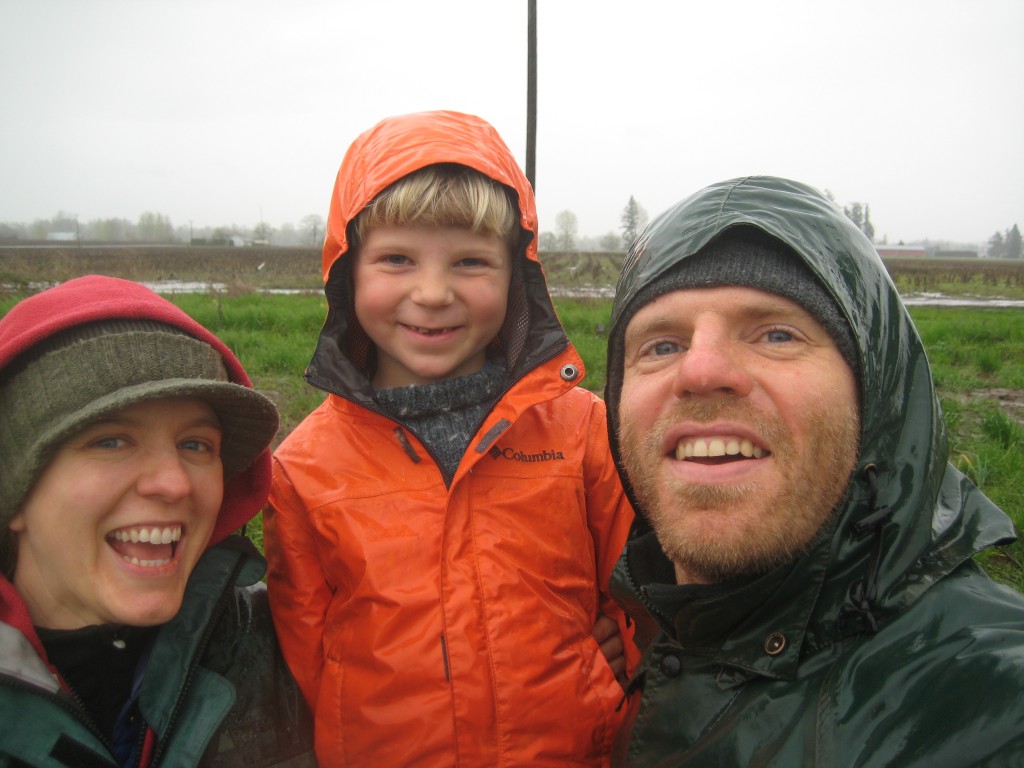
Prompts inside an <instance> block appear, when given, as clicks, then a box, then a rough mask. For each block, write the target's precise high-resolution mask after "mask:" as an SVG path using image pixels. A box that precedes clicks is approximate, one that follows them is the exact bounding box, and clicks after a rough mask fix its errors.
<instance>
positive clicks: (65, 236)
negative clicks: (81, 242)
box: [46, 232, 78, 243]
mask: <svg viewBox="0 0 1024 768" xmlns="http://www.w3.org/2000/svg"><path fill="white" fill-rule="evenodd" d="M46 239H47V240H55V241H57V242H59V243H73V242H75V240H77V239H78V235H77V234H76V233H75V232H47V233H46Z"/></svg>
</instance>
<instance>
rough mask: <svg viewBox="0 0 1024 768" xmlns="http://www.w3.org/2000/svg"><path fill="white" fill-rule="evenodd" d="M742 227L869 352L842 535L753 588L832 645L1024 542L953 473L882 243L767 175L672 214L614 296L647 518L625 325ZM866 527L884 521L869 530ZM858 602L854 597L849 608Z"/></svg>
mask: <svg viewBox="0 0 1024 768" xmlns="http://www.w3.org/2000/svg"><path fill="white" fill-rule="evenodd" d="M741 225H746V226H754V227H757V228H758V229H761V230H763V231H764V232H766V233H768V234H770V235H772V236H774V237H775V238H777V239H779V240H781V241H782V242H783V243H785V244H786V245H788V246H789V247H791V248H792V249H793V250H794V251H795V252H796V253H797V254H798V255H799V256H800V257H801V258H802V259H803V261H804V262H805V263H806V264H807V266H808V267H809V268H810V270H811V271H812V272H813V273H814V274H815V275H816V276H817V277H818V278H819V279H820V281H821V282H822V283H823V284H824V286H825V287H826V289H827V290H828V292H829V293H830V294H831V296H832V297H833V299H834V300H835V302H836V304H837V305H838V307H839V308H840V310H841V311H842V312H843V313H844V314H845V317H846V320H847V321H848V323H849V326H850V328H851V329H852V332H853V335H854V339H855V341H856V345H857V348H858V355H859V362H860V380H859V387H860V398H861V423H862V427H861V429H862V433H861V449H860V455H859V458H858V463H857V468H856V471H855V473H854V475H853V479H852V480H851V483H850V486H849V488H848V490H847V493H846V495H845V497H844V499H843V501H842V502H841V503H840V505H839V507H838V509H837V511H836V515H835V517H834V518H833V525H832V526H831V536H830V537H829V536H826V537H823V538H822V540H821V541H820V543H819V544H818V545H817V546H816V548H815V549H814V550H812V551H811V552H809V553H808V554H806V555H805V556H803V557H802V558H801V559H800V560H799V561H798V562H796V563H795V564H794V565H793V566H791V567H790V566H787V567H786V568H785V569H783V570H784V571H785V572H784V573H778V574H774V575H771V574H770V575H769V576H768V577H766V578H762V579H760V580H758V581H757V582H755V583H754V584H752V585H750V588H751V589H756V588H757V586H756V585H758V584H760V585H766V584H771V585H775V586H772V587H770V588H771V589H773V590H776V592H775V594H774V595H773V598H778V597H780V595H779V594H778V591H777V590H779V589H781V590H783V591H788V590H789V589H790V588H792V590H793V592H792V595H793V596H794V597H795V596H799V600H798V602H800V603H801V605H800V606H799V607H794V610H796V611H799V612H800V613H801V615H802V616H803V619H802V620H801V621H803V622H805V621H807V620H808V619H809V618H810V616H811V615H812V613H813V615H815V616H816V617H817V620H816V621H815V622H813V623H814V625H815V627H816V629H815V630H814V631H815V632H823V633H824V634H825V636H834V634H835V632H836V631H838V632H839V633H841V634H849V633H851V632H857V631H862V630H863V629H865V628H868V627H872V628H873V627H874V626H876V625H877V623H880V622H882V621H885V620H886V619H887V618H890V617H891V616H892V615H894V614H897V613H899V612H901V611H902V610H904V609H905V608H906V606H907V605H909V604H910V603H912V602H913V601H914V600H916V599H917V598H918V597H919V596H920V595H921V594H922V593H923V592H924V591H925V590H926V589H928V587H929V586H931V584H933V583H934V582H935V581H937V580H938V579H941V578H942V577H943V576H944V575H945V574H947V573H948V572H950V571H951V570H952V569H953V568H955V567H956V566H957V565H958V564H959V563H962V562H963V561H964V560H965V559H967V558H970V557H971V556H972V554H973V553H975V552H977V551H979V550H981V549H983V548H985V547H987V546H991V545H993V544H998V543H1004V542H1007V541H1009V540H1012V538H1013V536H1014V532H1013V525H1012V523H1011V521H1010V520H1009V518H1007V517H1006V515H1005V514H1003V513H1002V512H1001V511H1000V510H999V509H998V508H997V507H996V506H995V505H994V504H992V502H990V501H989V500H988V499H987V498H986V497H985V496H984V495H983V494H982V493H981V492H980V491H979V490H978V489H977V488H976V487H975V486H973V485H972V484H971V483H970V482H969V481H968V480H967V479H966V478H965V477H964V476H963V475H962V474H961V473H960V472H958V471H957V470H956V469H954V468H953V467H952V466H950V465H949V464H948V463H947V458H948V445H947V440H946V434H945V429H944V425H943V419H942V411H941V407H940V404H939V401H938V398H937V397H936V395H935V391H934V387H933V383H932V378H931V372H930V369H929V366H928V360H927V358H926V356H925V351H924V348H923V346H922V344H921V340H920V337H919V336H918V334H917V331H916V330H915V328H914V326H913V324H912V322H911V320H910V317H909V315H908V314H907V311H906V308H905V307H904V305H903V302H902V301H901V299H900V297H899V294H898V293H897V291H896V288H895V286H894V285H893V283H892V281H891V280H890V278H889V276H888V274H887V272H886V270H885V266H884V265H883V263H882V261H881V259H880V258H879V256H878V254H877V253H876V251H875V249H874V247H873V246H872V244H871V242H870V241H869V240H868V239H867V238H866V237H865V236H864V235H863V234H862V233H861V232H860V231H859V230H858V229H857V228H856V227H855V226H854V225H853V223H852V222H850V221H849V219H848V218H847V217H846V216H845V215H844V214H843V212H842V211H841V210H839V209H838V208H837V207H836V206H835V205H833V204H832V203H831V202H829V201H828V200H827V199H826V198H825V197H824V196H823V195H821V194H820V193H819V192H817V191H816V190H814V189H813V188H811V187H808V186H806V185H803V184H800V183H797V182H793V181H788V180H786V179H780V178H773V177H767V176H755V177H748V178H742V179H733V180H730V181H726V182H722V183H720V184H716V185H714V186H711V187H708V188H707V189H704V190H702V191H701V192H699V193H697V194H696V195H693V196H692V197H690V198H688V199H686V200H684V201H682V202H681V203H679V204H678V205H676V206H674V207H673V208H671V209H669V210H667V211H666V212H664V213H662V214H661V215H660V216H658V217H657V218H656V219H655V220H654V221H653V222H652V223H651V224H650V225H649V226H648V227H647V229H646V230H645V231H644V233H643V234H642V235H641V236H640V237H639V238H638V239H637V241H636V242H635V243H634V245H633V247H632V248H631V249H630V252H629V255H628V256H627V258H626V262H625V264H624V266H623V270H622V274H621V276H620V278H619V282H618V286H617V287H616V293H615V305H614V309H613V312H612V321H611V330H610V333H609V346H608V386H607V391H606V400H607V404H608V420H609V434H610V438H611V445H612V450H613V453H614V455H615V459H616V462H617V463H618V465H619V470H620V474H621V475H622V477H623V482H624V484H625V485H626V488H627V493H628V494H629V496H630V498H631V500H632V501H633V502H634V506H636V503H637V500H636V496H635V494H634V493H633V491H632V488H630V487H629V483H628V480H627V479H626V476H625V473H624V471H623V470H622V465H621V461H620V456H619V443H618V439H617V434H616V433H617V431H618V430H617V421H618V406H619V395H620V391H621V387H622V371H623V347H622V340H623V335H624V332H625V327H624V326H625V322H624V318H625V320H626V321H628V318H629V317H630V316H631V315H632V314H633V312H634V311H635V308H634V307H632V306H631V302H633V300H634V299H635V298H636V296H637V294H638V293H639V292H640V291H641V290H642V289H643V288H644V287H645V286H647V285H649V284H650V283H651V282H652V281H654V280H657V279H658V278H659V277H660V276H661V275H663V274H664V273H665V272H666V270H668V269H670V268H672V267H673V266H674V265H676V264H678V263H679V262H680V261H681V260H682V259H686V258H689V257H691V256H693V255H694V254H696V253H697V252H698V251H700V250H701V248H702V247H704V246H705V245H707V244H708V243H709V242H710V241H711V240H712V239H713V238H715V237H716V236H717V235H719V234H720V233H722V232H723V231H725V230H727V229H729V228H730V227H736V226H741ZM869 467H874V468H875V472H874V473H873V474H874V475H875V477H876V478H877V493H874V494H873V493H872V489H871V488H870V487H869V480H870V478H869V475H870V474H872V473H869V472H866V471H865V470H866V469H867V468H869ZM872 497H873V498H872ZM636 508H637V512H638V517H637V522H636V523H635V526H634V533H635V534H637V535H639V534H641V533H643V532H645V531H647V530H649V527H648V525H647V522H646V520H645V519H644V510H643V509H641V508H640V507H639V506H637V507H636ZM887 510H891V514H890V513H888V512H887ZM865 520H867V521H868V522H870V521H874V520H879V521H880V522H878V524H877V525H871V526H869V527H868V530H863V523H862V521H865ZM859 522H861V523H862V525H861V526H858V525H857V524H858V523H859ZM779 585H781V586H779ZM786 585H790V586H789V587H787V586H786ZM815 587H817V588H815ZM761 588H762V589H765V588H766V587H764V586H762V587H761ZM851 592H852V593H853V594H854V595H856V596H857V597H856V598H851V597H850V595H851ZM747 597H748V598H749V597H750V595H749V594H748V595H747ZM761 597H762V598H764V599H768V596H767V595H761ZM742 602H743V601H742V600H738V601H736V604H739V603H742ZM840 617H842V620H841V619H840ZM851 617H852V621H851V620H850V619H851ZM839 624H843V625H844V626H842V627H840V626H838V625H839ZM805 630H806V626H805ZM818 639H819V640H824V639H825V638H824V637H819V638H818Z"/></svg>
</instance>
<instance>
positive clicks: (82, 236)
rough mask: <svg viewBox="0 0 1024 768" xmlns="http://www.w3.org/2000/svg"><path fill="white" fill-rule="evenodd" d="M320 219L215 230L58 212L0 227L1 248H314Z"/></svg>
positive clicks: (147, 215)
mask: <svg viewBox="0 0 1024 768" xmlns="http://www.w3.org/2000/svg"><path fill="white" fill-rule="evenodd" d="M324 228H325V223H324V218H323V216H318V215H316V214H310V215H308V216H304V217H303V218H302V219H301V220H300V221H298V222H297V223H295V224H287V223H286V224H283V225H281V226H280V227H272V226H271V225H270V224H268V223H267V222H262V221H261V222H260V223H258V224H256V225H255V226H252V227H249V226H242V225H238V224H230V225H224V226H218V227H194V226H193V225H192V223H191V222H188V223H184V224H181V223H179V224H177V225H175V224H173V223H172V222H171V219H170V218H169V217H168V216H166V215H164V214H162V213H156V212H154V211H145V212H143V213H142V214H140V215H139V218H138V219H137V220H135V221H132V220H130V219H124V218H110V219H92V220H90V221H80V220H79V218H78V216H76V215H75V214H73V213H68V212H66V211H58V212H57V214H56V215H55V216H53V217H52V218H49V219H36V220H35V221H32V222H29V223H9V222H0V243H18V242H43V241H46V242H71V243H85V242H89V243H153V244H164V243H167V244H172V243H192V244H194V245H252V244H261V245H280V246H308V245H312V246H317V245H320V244H321V243H322V242H323V237H324Z"/></svg>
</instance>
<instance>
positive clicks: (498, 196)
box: [353, 166, 518, 244]
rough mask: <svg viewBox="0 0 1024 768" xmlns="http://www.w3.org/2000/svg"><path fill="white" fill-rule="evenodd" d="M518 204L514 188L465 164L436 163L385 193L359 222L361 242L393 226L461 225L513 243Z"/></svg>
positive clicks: (356, 226)
mask: <svg viewBox="0 0 1024 768" xmlns="http://www.w3.org/2000/svg"><path fill="white" fill-rule="evenodd" d="M517 219H518V216H517V214H516V208H515V205H514V203H513V201H512V199H511V196H510V194H509V192H508V191H507V190H506V189H505V188H504V187H503V186H502V185H501V184H499V183H497V182H495V181H493V180H492V179H489V178H488V177H486V176H484V175H483V174H482V173H479V172H478V171H474V170H473V169H471V168H466V167H463V166H430V167H428V168H423V169H422V170H419V171H416V172H415V173H412V174H410V175H408V176H406V177H404V178H402V179H399V180H398V181H396V182H395V183H394V184H392V185H391V186H390V187H388V188H387V189H385V190H384V191H383V192H381V193H380V194H379V195H378V196H377V197H376V198H375V199H374V200H373V202H371V203H370V204H369V205H368V206H367V207H366V208H364V209H363V211H362V212H361V213H360V214H359V216H357V217H356V220H355V221H354V222H353V223H354V225H355V230H356V235H357V237H358V239H359V240H360V241H362V239H363V238H364V237H365V234H366V232H367V231H369V230H370V229H374V228H377V227H389V226H421V227H458V228H460V229H468V230H470V231H471V232H475V233H477V234H484V235H493V236H495V237H499V238H501V239H503V240H505V241H506V242H508V243H510V244H513V243H514V241H515V239H516V231H517V230H516V222H517Z"/></svg>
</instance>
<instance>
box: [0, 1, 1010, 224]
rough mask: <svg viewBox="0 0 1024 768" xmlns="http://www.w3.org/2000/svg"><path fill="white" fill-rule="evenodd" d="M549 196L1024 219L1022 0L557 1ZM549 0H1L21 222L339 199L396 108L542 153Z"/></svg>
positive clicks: (546, 155)
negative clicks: (532, 61) (533, 110)
mask: <svg viewBox="0 0 1024 768" xmlns="http://www.w3.org/2000/svg"><path fill="white" fill-rule="evenodd" d="M537 4H538V6H539V9H538V39H539V46H538V47H539V51H538V81H539V88H538V90H539V98H538V143H537V197H538V205H539V213H540V222H541V229H542V230H554V229H555V216H556V215H557V214H558V212H560V211H563V210H571V211H572V212H573V213H575V214H576V216H577V219H578V222H579V233H580V234H581V235H602V234H604V233H606V232H608V231H618V230H619V227H620V217H621V213H622V209H623V207H624V206H625V205H626V203H627V201H628V200H629V197H630V195H633V196H635V197H636V199H637V201H638V202H639V203H640V204H641V205H643V206H644V208H645V209H646V210H647V211H648V212H649V213H650V214H651V215H652V216H653V215H655V214H657V213H658V212H660V211H661V210H663V209H664V208H666V207H668V206H670V205H672V204H673V203H675V202H676V201H677V200H680V199H682V198H683V197H685V196H687V195H689V194H690V193H692V192H695V191H696V190H697V189H700V188H701V187H703V186H705V185H706V184H709V183H712V182H715V181H720V180H722V179H727V178H732V177H735V176H743V175H748V174H755V173H770V174H776V175H781V176H788V177H791V178H795V179H798V180H801V181H805V182H807V183H810V184H812V185H814V186H817V187H818V188H821V189H829V190H831V191H832V193H833V194H834V195H835V197H836V199H837V200H838V201H839V202H840V203H847V204H848V203H851V202H854V201H861V202H865V203H868V204H869V205H870V206H871V218H872V221H873V223H874V225H875V229H876V234H877V237H878V238H882V237H883V236H884V237H887V239H888V242H890V243H895V242H898V241H900V240H903V241H905V242H917V241H920V240H922V239H924V238H928V239H930V240H933V241H934V240H951V241H954V242H982V241H985V240H987V239H988V238H989V237H990V236H991V235H992V233H994V232H995V231H996V230H1000V231H1002V230H1005V229H1007V228H1008V227H1010V226H1012V225H1013V224H1014V223H1017V224H1019V225H1021V226H1024V139H1022V136H1024V97H1022V94H1024V42H1022V37H1021V36H1022V31H1024V2H1022V1H1021V0H862V1H859V0H845V1H844V2H833V0H775V1H774V2H764V1H763V0H730V2H721V3H714V2H695V1H694V2H690V1H684V0H619V1H618V2H610V1H606V0H538V3H537ZM526 63H527V0H487V1H484V0H434V1H433V2H431V1H430V0H330V1H329V0H323V1H322V2H317V1H315V0H289V1H288V2H282V1H281V0H267V1H264V0H244V1H242V0H237V1H229V0H222V1H220V2H218V0H166V1H164V2H160V1H158V0H88V2H85V1H83V0H0V116H2V117H0V222H5V221H6V222H28V221H32V220H34V219H41V218H50V217H52V216H54V215H55V214H56V213H57V212H58V211H67V212H70V213H73V214H76V215H77V216H78V217H79V218H80V220H82V221H89V220H92V219H97V218H114V217H117V218H127V219H130V220H135V219H137V218H138V216H139V214H140V213H142V212H143V211H155V212H158V213H163V214H165V215H167V216H169V217H170V219H171V221H172V222H173V223H174V224H175V225H183V224H185V225H187V224H188V223H189V222H190V221H191V222H193V223H194V224H195V226H197V227H199V226H216V225H221V224H230V223H237V224H240V225H248V226H251V225H253V224H256V223H257V222H259V221H260V220H261V218H262V220H264V221H266V222H267V223H269V224H271V225H272V226H274V227H278V226H280V225H282V224H284V223H297V222H298V221H299V220H300V219H302V217H304V216H306V215H308V214H319V215H326V212H327V203H328V200H329V197H330V191H331V187H332V185H333V182H334V177H335V175H336V173H337V169H338V165H339V163H340V162H341V158H342V155H343V154H344V152H345V150H346V148H347V147H348V145H349V144H350V143H351V141H352V140H353V139H354V138H355V137H356V136H357V135H358V134H359V133H361V132H362V131H363V130H365V129H367V128H369V127H370V126H371V125H373V124H374V123H376V122H377V121H378V120H380V119H381V118H383V117H385V116H387V115H392V114H400V113H404V112H414V111H420V110H426V109H456V110H461V111H465V112H472V113H474V114H478V115H480V116H481V117H484V118H485V119H487V120H489V121H490V122H491V123H493V124H494V125H495V126H496V127H497V129H498V130H499V132H500V133H501V134H502V136H503V137H504V138H505V140H506V141H507V142H508V144H509V146H510V147H511V149H512V151H513V152H514V153H515V155H516V157H517V158H518V159H519V160H520V162H521V163H525V159H526V69H527V66H526Z"/></svg>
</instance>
